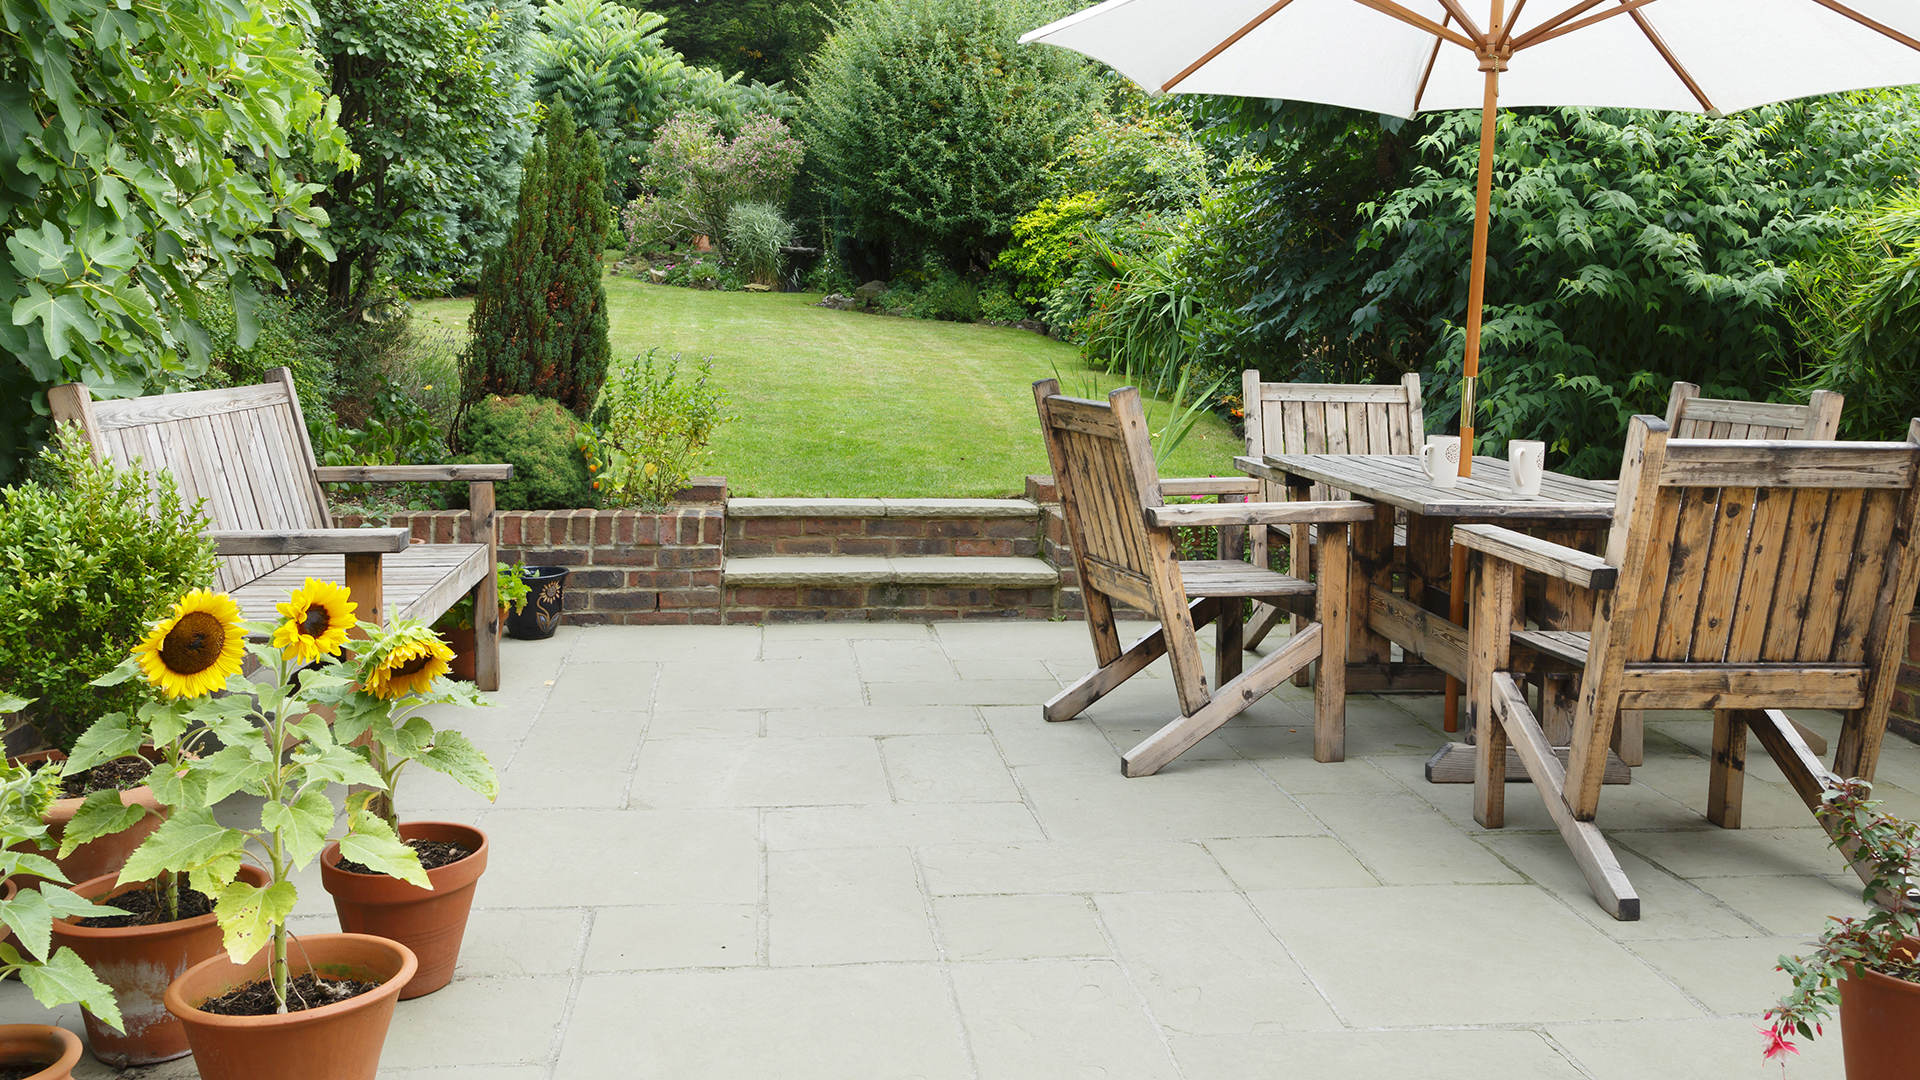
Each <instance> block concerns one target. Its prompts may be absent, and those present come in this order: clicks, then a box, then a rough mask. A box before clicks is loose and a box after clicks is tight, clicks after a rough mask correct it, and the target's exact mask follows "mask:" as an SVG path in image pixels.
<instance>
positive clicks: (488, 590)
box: [467, 481, 500, 690]
mask: <svg viewBox="0 0 1920 1080" xmlns="http://www.w3.org/2000/svg"><path fill="white" fill-rule="evenodd" d="M467 505H468V508H469V509H471V510H472V511H473V535H474V540H475V542H481V538H483V537H484V538H485V540H484V542H485V544H486V545H487V573H486V576H484V577H482V578H481V579H480V584H478V585H476V586H474V589H473V653H474V656H473V681H474V685H476V686H478V687H479V688H480V689H482V690H498V689H500V583H499V582H498V581H496V580H495V579H494V576H493V571H494V567H495V566H496V565H498V563H499V561H500V550H499V538H498V536H497V535H496V534H497V533H498V531H499V530H497V529H496V528H494V511H493V484H492V483H490V482H486V481H481V482H478V483H473V484H469V485H467Z"/></svg>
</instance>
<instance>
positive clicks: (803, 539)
mask: <svg viewBox="0 0 1920 1080" xmlns="http://www.w3.org/2000/svg"><path fill="white" fill-rule="evenodd" d="M773 550H774V553H775V554H778V555H831V554H833V540H832V539H830V538H829V537H825V536H789V537H785V538H783V539H780V540H775V541H774V542H773Z"/></svg>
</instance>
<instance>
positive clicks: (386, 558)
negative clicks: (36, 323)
mask: <svg viewBox="0 0 1920 1080" xmlns="http://www.w3.org/2000/svg"><path fill="white" fill-rule="evenodd" d="M47 397H48V400H49V402H50V403H51V405H52V407H53V416H54V419H55V420H57V421H63V422H68V423H73V424H78V425H79V426H80V429H81V430H82V431H83V432H84V433H85V434H86V436H87V439H88V441H90V442H91V443H92V444H93V450H94V453H95V454H96V455H101V456H104V457H105V458H107V459H111V460H114V461H117V462H120V463H121V464H126V465H136V466H138V467H141V468H145V469H148V470H150V471H154V472H161V471H165V472H170V473H172V474H173V477H174V480H175V482H177V483H178V484H179V486H180V491H181V494H182V495H184V496H185V497H186V498H187V499H188V500H189V501H191V500H194V499H202V498H204V499H205V500H206V509H207V514H208V515H209V516H210V517H211V518H212V525H213V527H212V529H211V530H210V531H209V536H210V538H211V539H212V540H213V543H214V550H215V551H216V552H218V553H219V554H220V555H221V556H222V562H221V564H220V567H219V569H218V571H217V573H216V579H215V584H216V586H217V587H218V588H220V589H223V590H225V591H226V592H228V593H230V594H232V596H233V598H234V600H235V602H237V603H238V604H239V605H240V609H241V611H242V612H243V613H244V614H245V616H246V617H247V618H248V619H259V620H272V619H275V618H277V615H276V613H275V611H274V605H275V604H278V603H281V602H282V601H284V600H286V598H287V594H288V593H290V592H292V591H293V590H294V589H295V588H297V587H299V585H300V584H301V583H302V582H304V581H305V580H306V579H307V578H309V577H316V578H322V579H326V580H330V581H340V582H344V583H345V584H346V586H347V588H348V589H349V590H351V592H352V594H353V598H354V601H355V602H356V603H358V604H359V605H360V607H359V616H360V618H362V619H365V620H366V621H368V622H375V623H378V622H384V621H386V619H387V618H389V617H394V618H403V619H419V620H421V621H423V622H429V623H430V622H432V621H433V620H434V619H437V618H439V617H440V616H441V615H442V614H444V613H445V612H446V611H447V609H448V608H450V607H452V606H453V604H454V603H455V602H456V601H458V600H459V599H460V598H461V596H463V595H467V594H469V593H470V594H472V596H473V598H474V640H475V642H476V656H475V658H474V674H475V677H476V678H475V681H476V682H477V684H478V685H479V686H480V688H481V689H483V690H497V689H499V688H500V652H499V649H500V641H499V637H500V635H499V630H500V616H499V606H500V604H499V599H498V596H497V593H496V586H495V584H494V577H493V571H494V560H495V546H496V545H495V536H494V531H495V530H494V502H493V484H494V481H497V480H506V479H509V478H510V477H512V475H513V466H511V465H373V466H351V467H338V468H328V467H320V466H317V465H316V464H315V463H314V459H313V447H312V445H311V444H310V443H309V442H308V441H307V426H306V422H305V421H304V420H303V419H302V417H301V413H300V399H299V397H298V395H296V394H295V393H294V389H293V378H292V376H291V375H290V374H289V373H288V371H287V369H286V368H277V369H275V371H274V372H273V381H271V382H268V383H264V384H262V385H259V386H238V387H233V388H230V389H224V390H197V391H192V392H189V393H182V394H160V395H156V396H153V397H143V398H124V399H111V400H102V401H95V400H94V399H93V397H92V396H91V395H90V394H89V393H88V392H87V389H86V387H84V386H79V385H76V384H69V385H65V386H56V387H54V388H53V389H52V390H50V391H48V394H47ZM430 480H446V481H466V483H467V494H468V503H469V506H470V508H471V510H472V515H473V516H472V533H471V535H472V536H473V537H474V538H475V542H473V543H464V544H413V543H410V542H409V541H410V537H409V535H408V532H407V530H405V529H336V528H334V527H333V515H332V513H331V512H330V511H329V510H328V507H327V497H326V493H325V492H324V491H322V490H321V486H320V485H322V484H325V483H341V482H348V481H352V482H379V483H398V482H401V481H430Z"/></svg>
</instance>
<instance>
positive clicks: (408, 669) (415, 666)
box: [393, 653, 433, 679]
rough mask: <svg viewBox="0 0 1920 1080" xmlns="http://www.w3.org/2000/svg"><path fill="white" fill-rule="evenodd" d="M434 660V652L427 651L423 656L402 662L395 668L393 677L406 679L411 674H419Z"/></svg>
mask: <svg viewBox="0 0 1920 1080" xmlns="http://www.w3.org/2000/svg"><path fill="white" fill-rule="evenodd" d="M432 662H433V654H432V653H427V654H425V655H423V656H416V657H414V658H413V659H411V660H409V661H407V662H406V663H404V664H401V665H400V666H399V667H397V668H394V669H393V677H394V678H396V679H404V678H406V677H407V676H409V675H418V674H419V673H420V672H421V671H422V670H424V669H425V668H426V666H427V665H428V664H430V663H432Z"/></svg>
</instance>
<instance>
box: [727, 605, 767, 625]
mask: <svg viewBox="0 0 1920 1080" xmlns="http://www.w3.org/2000/svg"><path fill="white" fill-rule="evenodd" d="M722 615H723V616H724V618H722V620H721V621H722V622H725V623H727V624H729V625H731V626H748V625H751V624H754V623H763V622H766V621H767V612H766V609H764V608H742V607H733V606H732V605H728V607H727V610H726V611H724V612H722Z"/></svg>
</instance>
